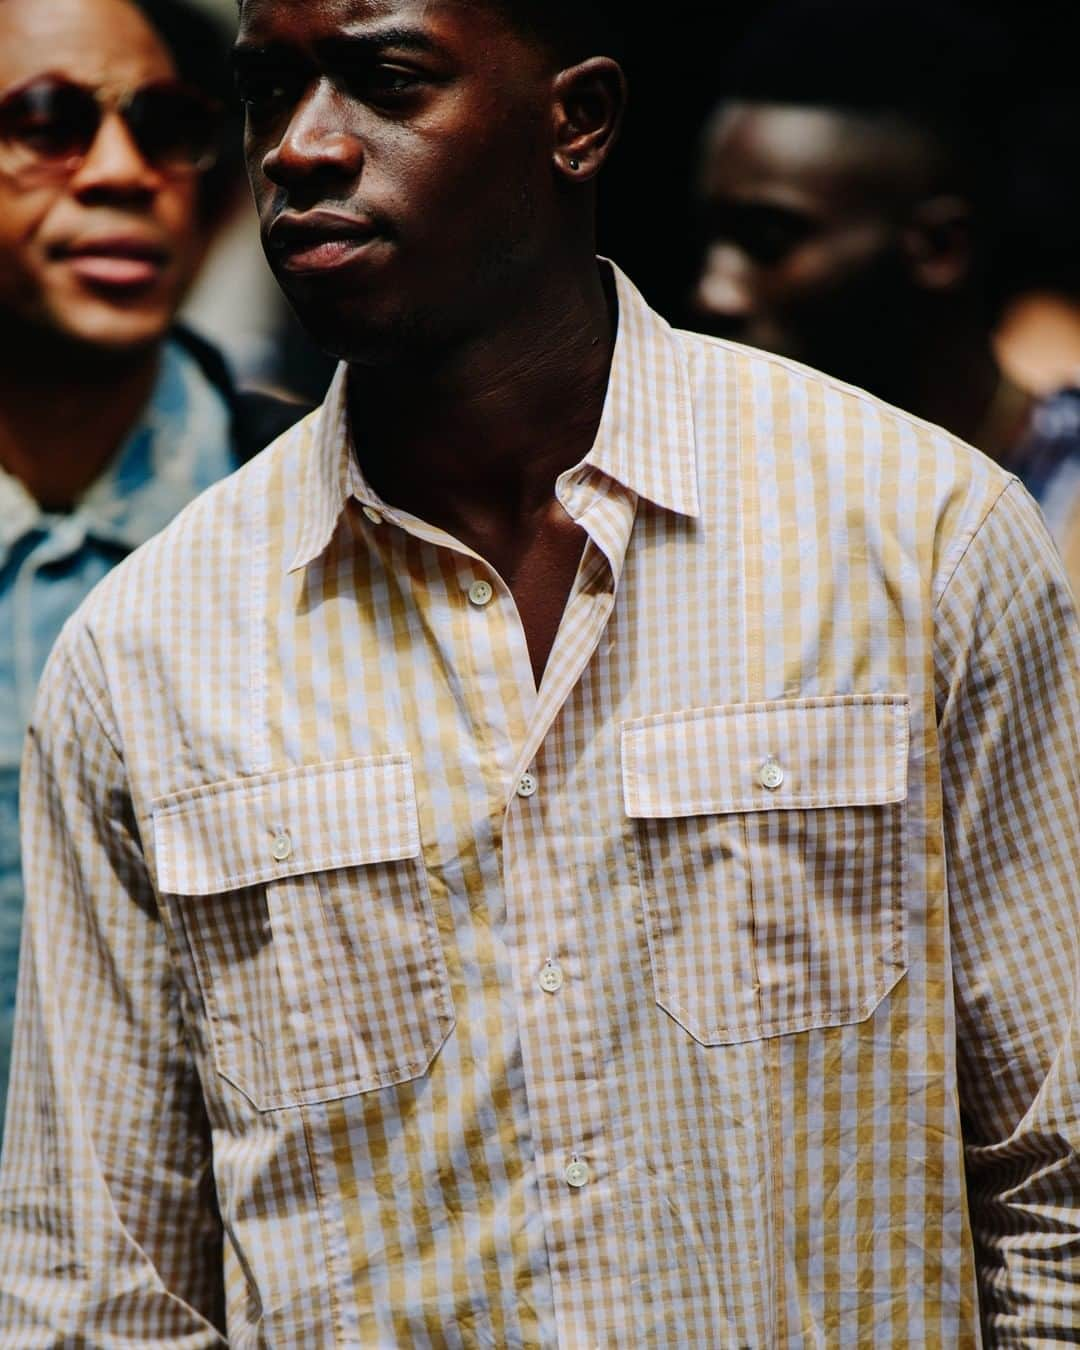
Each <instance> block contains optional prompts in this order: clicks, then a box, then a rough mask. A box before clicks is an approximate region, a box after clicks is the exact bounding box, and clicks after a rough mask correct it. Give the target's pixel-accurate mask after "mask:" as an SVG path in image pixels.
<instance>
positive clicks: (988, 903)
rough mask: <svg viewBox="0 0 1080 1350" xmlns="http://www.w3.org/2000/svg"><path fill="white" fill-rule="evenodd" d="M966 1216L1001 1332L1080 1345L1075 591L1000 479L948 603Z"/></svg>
mask: <svg viewBox="0 0 1080 1350" xmlns="http://www.w3.org/2000/svg"><path fill="white" fill-rule="evenodd" d="M938 636H939V642H938V658H937V660H938V670H937V698H938V709H939V724H940V736H941V740H940V743H941V746H942V780H943V788H944V809H945V821H944V829H945V845H946V866H947V870H948V885H949V905H950V919H951V932H952V956H953V978H954V985H955V991H956V1003H957V1036H958V1054H959V1087H960V1100H961V1110H962V1115H963V1121H964V1131H965V1144H966V1154H967V1169H968V1187H969V1200H970V1211H971V1218H972V1228H973V1234H974V1239H975V1243H976V1249H977V1259H978V1263H979V1275H980V1301H981V1312H982V1320H983V1330H984V1335H985V1337H986V1340H987V1343H988V1344H989V1345H994V1346H999V1345H1002V1346H1003V1345H1008V1346H1048V1345H1060V1344H1077V1343H1080V678H1078V638H1077V622H1076V615H1075V613H1074V610H1073V607H1072V603H1071V600H1070V597H1069V592H1068V584H1067V581H1066V578H1065V575H1064V573H1063V570H1062V568H1061V564H1060V562H1059V560H1058V559H1057V556H1056V554H1055V553H1054V550H1053V547H1052V545H1051V543H1050V541H1049V538H1048V536H1047V534H1046V531H1045V528H1044V526H1043V524H1042V521H1041V518H1040V517H1039V515H1038V512H1037V511H1036V509H1035V507H1034V505H1033V503H1031V501H1030V499H1029V498H1028V497H1027V496H1026V494H1025V493H1023V491H1022V490H1021V489H1020V488H1019V487H1018V486H1017V485H1012V486H1010V487H1008V488H1007V489H1006V490H1005V492H1004V493H1003V494H1002V496H1001V497H1000V498H999V499H998V501H997V502H996V504H995V506H994V508H993V509H992V510H991V511H990V513H989V515H988V516H987V518H986V520H985V521H984V522H983V524H982V526H981V528H980V529H979V530H978V531H976V533H975V535H974V537H973V539H972V540H971V541H970V543H969V545H968V547H967V549H966V551H965V552H964V554H963V556H962V558H961V559H960V561H959V563H958V565H957V566H956V568H955V570H954V572H953V574H952V576H951V578H950V579H949V580H948V583H947V585H946V587H945V589H944V593H943V596H942V598H941V601H940V604H939V607H938Z"/></svg>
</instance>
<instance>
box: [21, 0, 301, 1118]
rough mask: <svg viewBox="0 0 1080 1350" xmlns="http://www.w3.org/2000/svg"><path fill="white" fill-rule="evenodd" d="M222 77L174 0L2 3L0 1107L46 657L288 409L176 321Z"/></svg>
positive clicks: (220, 55)
mask: <svg viewBox="0 0 1080 1350" xmlns="http://www.w3.org/2000/svg"><path fill="white" fill-rule="evenodd" d="M178 66H179V67H180V69H178ZM215 71H217V72H221V73H219V74H217V75H215ZM181 75H183V78H181ZM222 75H224V78H225V79H226V80H227V65H226V63H225V55H224V52H223V48H222V40H221V35H220V33H219V32H218V31H217V29H216V27H215V26H214V25H213V24H212V23H210V22H208V21H207V20H206V19H205V18H203V17H202V16H200V14H199V13H198V11H197V10H192V9H191V8H189V7H188V6H187V5H186V4H184V3H182V0H147V3H146V4H145V5H136V4H134V3H129V0H49V3H48V4H44V5H43V4H37V3H35V2H34V0H3V3H0V323H2V325H3V332H4V358H3V361H2V362H0V1117H2V1115H3V1106H4V1098H5V1091H6V1085H7V1079H8V1064H9V1056H10V1047H11V1029H12V1018H13V1011H14V1004H15V987H16V969H17V962H18V945H19V929H20V919H21V913H22V879H21V869H20V860H19V839H18V774H19V760H20V755H21V752H22V742H23V737H24V734H25V730H26V725H27V722H28V721H29V717H30V708H31V704H32V701H33V697H34V692H35V689H36V686H37V682H38V678H39V676H40V674H41V670H42V667H43V666H44V664H45V660H46V657H47V656H48V653H49V650H50V649H51V647H52V644H53V642H54V640H55V639H56V636H57V634H58V633H59V632H60V629H61V627H62V626H63V624H64V622H65V621H66V619H67V618H68V616H69V615H70V614H71V613H72V612H73V611H74V610H75V609H76V608H77V607H78V605H79V603H80V602H81V601H82V600H83V599H84V597H85V596H86V595H87V594H88V593H89V591H90V590H91V588H92V587H93V586H94V585H95V583H96V582H97V581H98V580H100V579H101V577H103V576H104V575H105V574H106V572H108V571H109V570H110V569H111V568H112V567H113V566H114V565H115V564H116V563H117V562H118V561H119V560H120V559H121V558H123V557H125V556H126V555H127V554H128V553H130V552H131V551H132V549H134V548H136V547H137V546H138V545H139V544H141V543H143V542H144V541H145V540H146V539H148V538H149V537H150V536H151V535H152V534H154V533H156V531H158V530H159V529H161V527H162V526H163V525H165V524H167V523H168V521H169V520H171V519H172V517H173V516H174V515H175V514H176V513H177V511H179V510H180V508H181V507H183V506H184V505H186V503H187V502H188V501H190V500H191V498H192V497H194V496H196V495H197V494H198V493H199V492H201V491H202V489H203V488H205V487H207V486H209V485H210V484H211V483H213V482H214V481H216V480H217V479H219V478H221V477H223V476H224V475H225V474H227V473H229V472H231V470H232V469H233V468H235V467H236V465H237V464H238V463H239V462H240V461H241V460H242V459H244V458H246V457H247V456H248V455H250V454H251V453H252V451H253V450H254V449H255V448H256V447H258V446H261V445H262V444H263V443H264V442H265V441H266V440H267V439H269V437H270V433H271V431H272V430H274V429H275V428H278V429H280V428H281V427H284V426H285V425H286V424H287V423H288V422H289V421H292V420H295V416H296V414H297V413H298V411H299V410H296V412H293V410H291V409H287V408H286V407H285V405H281V406H280V407H279V406H278V405H276V404H274V403H272V402H270V401H268V400H262V399H253V398H251V397H248V396H246V395H245V396H241V395H240V394H238V392H237V391H236V389H235V388H234V387H233V384H232V381H231V379H230V377H229V374H228V371H227V369H226V368H225V365H224V363H223V361H222V360H221V358H220V357H219V356H218V354H217V353H216V352H215V351H214V350H213V349H212V348H210V347H209V346H208V345H207V344H206V343H204V342H202V341H201V340H200V339H198V338H196V337H195V336H194V334H191V333H187V332H183V331H180V330H179V329H177V328H175V327H173V317H174V314H175V312H176V309H177V307H178V306H179V304H180V302H181V299H182V298H183V295H184V292H185V290H186V288H187V285H188V282H189V281H190V280H191V278H192V276H193V274H194V272H195V270H196V268H197V266H198V264H199V261H200V258H201V256H202V253H203V250H204V248H205V246H206V243H207V241H208V239H209V238H210V236H211V234H212V232H213V227H214V223H215V206H216V198H215V194H216V191H217V190H218V189H220V188H221V187H222V183H221V182H220V180H218V179H216V178H215V177H214V176H213V173H212V172H211V171H212V167H213V165H214V163H215V157H216V156H217V153H218V149H219V146H220V144H221V134H222V130H223V128H222V113H223V108H221V107H220V106H219V105H218V103H217V101H216V98H217V96H219V95H220V94H221V93H222V89H221V87H220V86H221V79H222Z"/></svg>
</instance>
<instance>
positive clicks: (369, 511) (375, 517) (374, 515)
mask: <svg viewBox="0 0 1080 1350" xmlns="http://www.w3.org/2000/svg"><path fill="white" fill-rule="evenodd" d="M364 515H365V516H367V518H368V520H370V521H371V523H372V525H381V524H382V516H380V515H379V513H378V511H376V510H375V508H374V507H373V506H365V507H364Z"/></svg>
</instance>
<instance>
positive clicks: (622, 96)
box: [552, 56, 626, 181]
mask: <svg viewBox="0 0 1080 1350" xmlns="http://www.w3.org/2000/svg"><path fill="white" fill-rule="evenodd" d="M552 95H553V97H552V113H553V116H554V122H555V126H554V130H555V170H556V172H557V173H559V174H562V175H564V176H565V177H566V178H569V179H577V180H581V181H584V180H586V179H589V178H593V177H595V175H596V174H597V173H598V172H599V171H600V169H601V167H602V166H603V164H604V161H605V160H606V159H607V157H608V155H609V154H610V153H611V149H612V146H613V145H614V144H615V141H616V140H617V139H618V135H619V128H620V126H621V125H622V118H623V110H624V109H625V107H626V77H625V75H623V72H622V67H621V66H620V65H619V64H618V62H617V61H613V60H612V59H611V58H610V57H608V56H592V57H590V58H589V59H588V60H587V61H582V62H581V64H580V65H576V66H570V67H569V68H568V69H566V70H561V71H560V72H559V73H558V75H556V77H555V83H554V86H553V89H552ZM575 164H576V165H577V167H576V168H575V167H574V165H575Z"/></svg>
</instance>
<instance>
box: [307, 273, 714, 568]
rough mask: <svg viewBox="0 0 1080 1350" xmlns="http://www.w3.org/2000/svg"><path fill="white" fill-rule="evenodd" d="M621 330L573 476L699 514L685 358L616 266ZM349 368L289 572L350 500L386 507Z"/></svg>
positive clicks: (334, 398)
mask: <svg viewBox="0 0 1080 1350" xmlns="http://www.w3.org/2000/svg"><path fill="white" fill-rule="evenodd" d="M601 261H602V265H604V266H606V267H609V268H610V270H611V273H612V275H613V277H614V280H615V293H616V297H617V300H618V309H619V316H618V328H617V331H616V336H615V351H614V354H613V357H612V363H611V374H610V377H609V380H608V389H607V395H606V398H605V401H604V411H603V414H602V416H601V419H600V426H599V428H598V430H597V434H596V439H595V441H594V443H593V447H592V449H591V450H590V451H589V453H588V454H587V455H586V456H585V458H584V459H583V460H582V461H581V463H580V464H579V465H577V466H576V468H574V469H571V470H569V476H571V477H578V478H585V477H588V476H590V470H600V472H601V473H603V474H606V475H607V476H608V477H609V478H612V479H614V480H615V481H616V482H618V483H620V484H622V486H623V487H625V488H628V489H629V490H630V491H631V492H633V493H635V494H636V495H637V496H639V497H643V498H645V499H646V500H647V501H650V502H652V503H654V504H655V505H656V506H659V507H662V508H664V509H666V510H669V511H674V512H677V513H678V514H680V515H685V516H692V517H696V516H697V515H698V513H699V505H698V487H697V452H696V446H695V437H694V421H693V407H692V402H691V397H690V378H689V372H688V370H687V365H686V358H685V356H684V354H683V352H682V349H681V348H680V346H679V343H678V339H677V338H676V336H675V334H674V332H673V331H672V329H671V327H670V326H669V325H668V324H667V323H665V321H664V320H663V319H662V318H661V317H660V315H658V314H656V313H655V312H654V311H653V310H651V309H650V308H649V306H648V305H647V304H646V303H645V300H644V299H643V298H642V296H641V294H640V292H639V291H638V290H637V288H636V287H635V286H634V285H633V284H632V282H630V281H629V279H628V278H627V277H626V276H625V275H624V274H623V273H622V272H621V271H620V270H619V268H618V267H616V266H615V265H614V264H613V263H609V262H607V261H606V260H601ZM347 373H348V368H347V367H346V365H345V364H344V363H342V364H341V365H340V366H339V367H338V369H337V372H336V373H335V375H334V378H333V380H332V382H331V384H330V388H329V390H328V391H327V395H326V399H325V400H324V402H323V405H322V407H321V408H320V409H319V411H318V413H316V415H315V418H314V420H313V424H312V442H311V444H310V448H309V453H308V454H307V456H306V463H305V465H304V468H303V470H302V472H303V475H304V495H303V506H302V511H303V516H302V520H301V525H300V534H299V538H298V540H297V545H296V549H295V551H294V553H293V557H292V561H291V562H290V564H289V571H290V572H293V571H296V570H298V569H299V568H302V567H306V566H307V564H308V563H310V562H312V561H313V560H314V559H315V558H317V557H318V556H319V555H320V554H321V553H322V552H323V551H324V550H325V549H326V547H327V546H328V544H329V543H330V540H331V538H332V537H333V534H334V531H335V530H336V528H337V524H338V521H339V519H340V518H341V513H342V511H343V510H344V509H345V504H346V502H347V501H348V500H349V498H350V497H356V498H357V499H358V500H360V501H362V502H364V503H366V504H370V505H372V506H375V507H379V506H381V505H382V503H380V502H379V501H378V499H377V497H376V495H375V493H374V492H372V491H371V489H370V487H369V486H368V485H367V483H366V482H365V481H364V477H363V474H362V472H361V471H360V469H359V467H358V466H357V464H356V462H355V459H354V457H353V455H352V451H351V442H350V437H349V427H348V412H347V400H346V379H347Z"/></svg>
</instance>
